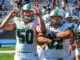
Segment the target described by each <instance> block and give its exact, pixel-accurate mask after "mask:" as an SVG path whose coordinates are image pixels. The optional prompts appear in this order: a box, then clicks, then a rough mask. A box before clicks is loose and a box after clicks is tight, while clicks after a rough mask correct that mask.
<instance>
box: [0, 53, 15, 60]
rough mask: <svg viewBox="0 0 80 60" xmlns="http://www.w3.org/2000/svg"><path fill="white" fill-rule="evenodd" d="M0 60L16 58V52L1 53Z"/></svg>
mask: <svg viewBox="0 0 80 60" xmlns="http://www.w3.org/2000/svg"><path fill="white" fill-rule="evenodd" d="M0 60H14V53H9V54H8V53H0Z"/></svg>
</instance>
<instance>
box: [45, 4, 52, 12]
mask: <svg viewBox="0 0 80 60" xmlns="http://www.w3.org/2000/svg"><path fill="white" fill-rule="evenodd" d="M50 12H51V8H50V6H49V5H46V13H47V14H50Z"/></svg>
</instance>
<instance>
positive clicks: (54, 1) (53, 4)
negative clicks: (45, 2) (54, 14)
mask: <svg viewBox="0 0 80 60" xmlns="http://www.w3.org/2000/svg"><path fill="white" fill-rule="evenodd" d="M55 5H56V0H52V3H51V6H52V8H54V7H55Z"/></svg>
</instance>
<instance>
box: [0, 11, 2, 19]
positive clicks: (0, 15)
mask: <svg viewBox="0 0 80 60" xmlns="http://www.w3.org/2000/svg"><path fill="white" fill-rule="evenodd" d="M1 17H2V11H1V10H0V18H1Z"/></svg>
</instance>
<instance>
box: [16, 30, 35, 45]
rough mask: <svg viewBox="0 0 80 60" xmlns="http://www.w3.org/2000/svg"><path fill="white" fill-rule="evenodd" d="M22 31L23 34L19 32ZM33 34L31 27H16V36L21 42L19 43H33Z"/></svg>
mask: <svg viewBox="0 0 80 60" xmlns="http://www.w3.org/2000/svg"><path fill="white" fill-rule="evenodd" d="M22 32H25V36H24V35H22V34H21V33H22ZM29 34H30V35H29ZM33 35H34V33H33V30H31V29H28V30H25V29H18V32H17V36H18V38H19V43H21V44H23V43H25V42H26V43H27V44H32V43H33Z"/></svg>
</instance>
